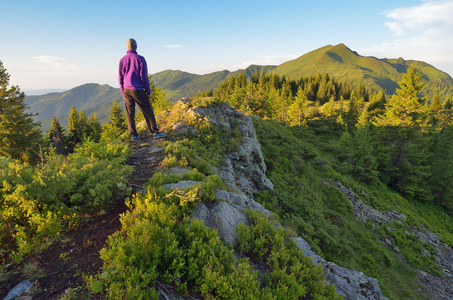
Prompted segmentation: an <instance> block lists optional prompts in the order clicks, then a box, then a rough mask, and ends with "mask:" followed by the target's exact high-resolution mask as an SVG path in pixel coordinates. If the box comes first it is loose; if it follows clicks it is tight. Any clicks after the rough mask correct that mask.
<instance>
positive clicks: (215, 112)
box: [167, 99, 386, 299]
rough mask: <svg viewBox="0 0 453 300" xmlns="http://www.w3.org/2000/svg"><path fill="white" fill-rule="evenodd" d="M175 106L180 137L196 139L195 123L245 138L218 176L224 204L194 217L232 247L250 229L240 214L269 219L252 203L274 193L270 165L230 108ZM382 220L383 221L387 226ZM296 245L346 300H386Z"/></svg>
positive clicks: (355, 276) (245, 120)
mask: <svg viewBox="0 0 453 300" xmlns="http://www.w3.org/2000/svg"><path fill="white" fill-rule="evenodd" d="M177 105H178V106H179V109H180V110H181V113H182V117H181V119H180V120H178V121H177V122H175V124H174V126H173V129H174V130H176V131H177V132H178V131H179V132H192V133H194V134H195V133H196V128H195V126H193V125H188V124H194V121H195V122H199V121H207V122H210V123H211V124H212V125H214V126H218V127H219V128H221V129H224V130H226V131H227V132H228V131H231V130H233V127H235V126H236V128H239V130H240V132H241V135H242V137H243V138H242V140H241V143H240V145H239V147H238V150H237V151H236V152H234V153H228V154H227V155H226V157H225V161H224V164H223V166H222V167H221V169H220V171H219V175H220V176H221V177H222V179H223V181H224V183H225V184H226V185H227V190H228V191H227V190H218V191H217V192H216V196H217V198H218V199H220V200H221V201H219V202H216V203H200V204H199V205H198V207H197V209H196V210H195V211H194V212H193V215H192V217H193V218H195V219H199V220H202V221H203V222H204V224H205V225H206V226H208V227H211V228H214V229H217V230H218V234H219V237H220V238H221V239H222V240H224V241H227V242H229V243H234V242H235V241H236V238H237V233H236V227H237V226H238V225H239V224H240V223H244V224H248V220H247V217H246V216H245V215H244V214H243V213H242V211H243V210H244V209H254V210H258V211H261V212H263V213H264V214H266V215H270V212H269V211H268V210H267V209H265V208H264V207H263V206H262V205H261V204H259V203H257V202H256V201H254V197H253V194H254V193H256V192H258V191H261V190H272V189H273V184H272V182H271V181H270V180H269V179H268V178H266V176H265V174H266V165H265V164H264V159H263V155H262V152H261V145H260V144H259V142H258V139H257V137H256V133H255V129H254V127H253V123H252V120H251V118H250V117H248V116H245V115H244V114H242V113H240V112H238V111H236V110H234V109H233V108H231V106H229V105H228V104H226V103H223V104H220V105H219V106H213V107H209V108H205V107H192V103H191V102H190V100H188V99H185V100H183V101H180V102H179V103H178V104H177ZM168 187H169V186H167V188H168ZM172 187H173V188H174V187H176V186H175V185H173V186H172ZM181 187H182V186H181ZM384 219H385V218H384V217H383V221H384ZM277 226H280V225H279V224H277ZM294 240H295V242H296V244H297V245H298V247H299V249H301V250H302V251H303V252H304V254H305V255H307V256H310V257H312V258H313V262H314V263H315V264H321V265H322V266H323V267H324V275H325V276H326V282H327V283H328V284H332V285H335V287H336V290H337V292H338V293H339V294H340V295H341V296H344V297H345V299H386V298H385V297H384V296H383V294H382V291H381V290H380V289H379V284H378V281H377V280H376V279H374V278H371V277H368V276H365V275H364V274H363V273H362V272H357V271H353V270H348V269H345V268H343V267H340V266H338V265H335V264H334V263H331V262H327V261H325V260H324V259H323V258H322V257H320V256H319V255H317V254H316V253H314V252H313V251H312V250H311V248H310V246H309V244H308V243H307V242H306V241H305V240H304V239H302V238H301V237H298V238H295V239H294Z"/></svg>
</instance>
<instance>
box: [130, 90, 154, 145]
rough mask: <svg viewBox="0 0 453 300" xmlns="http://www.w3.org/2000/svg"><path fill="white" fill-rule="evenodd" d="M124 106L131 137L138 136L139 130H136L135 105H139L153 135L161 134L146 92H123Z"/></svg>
mask: <svg viewBox="0 0 453 300" xmlns="http://www.w3.org/2000/svg"><path fill="white" fill-rule="evenodd" d="M123 96H124V106H125V108H126V119H127V129H128V130H129V134H130V136H136V135H138V134H137V129H136V128H135V119H134V118H135V103H137V105H138V107H140V110H141V111H142V112H143V116H144V117H145V121H146V124H147V125H148V128H149V130H150V131H151V133H155V132H159V129H158V128H157V124H156V117H155V116H154V111H153V107H152V106H151V103H150V102H149V98H148V95H147V94H146V92H145V91H144V90H128V89H124V90H123Z"/></svg>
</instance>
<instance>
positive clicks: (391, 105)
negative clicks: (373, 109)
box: [377, 67, 426, 127]
mask: <svg viewBox="0 0 453 300" xmlns="http://www.w3.org/2000/svg"><path fill="white" fill-rule="evenodd" d="M421 79H422V75H421V74H420V73H418V72H417V71H416V70H415V69H414V68H413V67H409V68H408V69H407V73H406V74H405V75H404V76H403V78H402V79H401V81H400V82H398V85H399V86H400V88H399V89H397V90H396V94H395V95H393V96H392V97H391V98H390V100H389V102H388V103H387V105H386V108H385V112H384V115H381V116H380V117H379V118H378V120H377V124H378V125H381V126H396V127H413V126H416V125H420V123H421V120H422V119H421V115H422V114H423V113H424V112H425V110H426V108H425V107H424V106H423V105H422V102H423V99H421V98H419V97H418V93H419V92H420V90H421V88H422V87H423V82H421Z"/></svg>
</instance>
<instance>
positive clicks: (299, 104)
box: [288, 86, 308, 127]
mask: <svg viewBox="0 0 453 300" xmlns="http://www.w3.org/2000/svg"><path fill="white" fill-rule="evenodd" d="M307 105H308V100H307V96H305V93H304V91H303V89H302V87H301V86H299V88H298V89H297V93H296V97H295V99H294V103H293V104H291V106H290V108H289V111H288V116H289V117H290V123H291V124H292V125H298V126H299V127H300V126H301V125H302V123H303V121H304V116H305V110H306V109H307Z"/></svg>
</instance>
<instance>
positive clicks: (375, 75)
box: [273, 44, 453, 99]
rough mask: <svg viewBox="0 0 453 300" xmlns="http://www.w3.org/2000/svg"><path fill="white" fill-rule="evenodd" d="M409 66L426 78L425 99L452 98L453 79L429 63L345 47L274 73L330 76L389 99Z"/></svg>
mask: <svg viewBox="0 0 453 300" xmlns="http://www.w3.org/2000/svg"><path fill="white" fill-rule="evenodd" d="M410 66H413V67H414V68H415V69H417V71H418V72H420V73H422V75H423V79H424V80H425V86H424V89H423V90H422V95H424V96H427V97H428V98H429V99H431V98H432V97H433V96H434V94H435V93H436V92H438V93H439V94H440V95H441V96H445V95H447V94H448V95H453V79H452V78H451V77H450V75H448V74H447V73H445V72H442V71H440V70H438V69H436V68H435V67H433V66H432V65H430V64H428V63H426V62H422V61H416V60H407V61H406V60H404V59H403V58H398V59H386V58H384V59H378V58H376V57H372V56H361V55H359V54H358V53H357V52H355V51H352V50H351V49H349V48H348V47H347V46H346V45H344V44H338V45H335V46H332V45H327V46H324V47H322V48H319V49H317V50H314V51H311V52H309V53H307V54H304V55H302V56H300V57H299V58H296V59H294V60H291V61H288V62H285V63H283V64H281V65H279V66H277V67H276V68H275V69H274V70H273V72H275V73H276V74H278V75H280V76H287V77H291V78H293V79H295V78H299V77H301V76H310V75H316V74H318V73H321V74H324V73H328V74H329V75H330V76H332V77H334V78H335V79H337V80H338V81H340V82H342V81H345V80H348V81H350V82H352V83H354V84H357V83H362V84H364V85H365V86H366V88H368V89H370V88H374V89H376V90H383V91H384V92H385V93H386V94H387V95H392V94H394V92H395V89H396V88H398V81H400V79H401V77H402V75H403V74H404V73H406V70H407V68H408V67H410Z"/></svg>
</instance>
